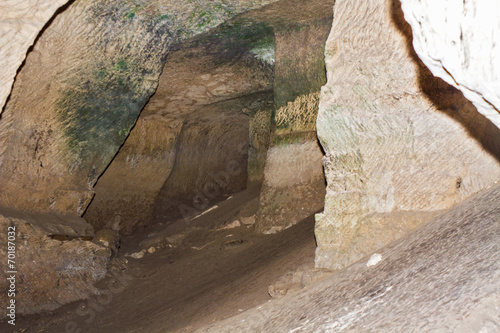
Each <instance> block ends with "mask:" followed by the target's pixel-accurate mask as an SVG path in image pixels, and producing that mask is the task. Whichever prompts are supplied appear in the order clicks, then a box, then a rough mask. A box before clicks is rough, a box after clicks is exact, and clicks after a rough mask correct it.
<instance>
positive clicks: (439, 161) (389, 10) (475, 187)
mask: <svg viewBox="0 0 500 333" xmlns="http://www.w3.org/2000/svg"><path fill="white" fill-rule="evenodd" d="M334 12H335V19H334V21H333V26H332V31H331V33H330V36H329V38H328V41H327V44H326V51H325V55H326V64H327V73H328V83H327V84H326V86H324V87H323V89H322V94H321V97H320V109H319V114H318V119H317V128H318V137H319V139H320V141H321V143H322V146H323V148H324V150H325V153H326V156H325V158H324V166H325V175H326V178H327V182H328V186H327V195H326V198H325V211H324V214H319V215H317V223H316V237H317V239H318V249H317V255H316V265H317V266H318V267H325V268H330V269H334V268H335V269H337V268H341V267H345V266H346V265H348V264H349V263H352V262H353V261H355V260H356V259H359V258H360V257H361V256H362V255H363V251H367V253H369V252H372V251H375V250H376V248H377V247H378V246H380V245H381V244H376V242H366V243H365V244H363V246H364V249H361V248H359V247H357V246H355V245H354V244H356V243H357V240H359V239H360V237H362V236H360V233H362V230H361V229H364V228H366V226H363V223H362V222H361V221H362V220H363V219H364V218H365V217H367V216H368V215H370V214H373V213H381V214H388V219H386V220H385V221H386V222H384V223H388V224H387V227H389V225H391V224H393V223H396V224H397V223H400V222H401V223H406V222H404V220H399V222H397V221H393V222H389V221H390V220H391V218H390V217H389V216H391V215H390V214H391V213H392V212H404V211H422V212H430V211H435V210H441V209H448V208H450V207H452V206H453V205H454V204H456V203H458V202H460V201H462V200H463V199H465V198H466V197H468V196H470V195H471V194H473V193H475V192H477V191H479V190H481V189H483V188H486V187H488V186H491V185H492V184H494V183H495V182H496V181H498V180H499V179H500V164H499V160H500V159H499V156H500V147H499V145H498V141H499V140H498V138H500V134H499V133H500V132H499V131H498V128H496V127H495V126H494V125H493V124H492V123H491V122H489V121H488V120H487V119H486V118H484V117H483V116H482V115H481V114H479V113H477V111H476V110H475V108H474V106H473V105H472V104H471V103H470V102H469V101H467V100H466V99H465V98H464V97H463V96H462V94H461V93H460V92H459V91H458V90H456V89H455V88H453V87H451V86H449V85H447V84H446V83H445V82H443V81H441V80H440V79H438V78H435V77H433V76H432V74H431V73H430V72H429V71H428V70H427V68H426V67H425V66H424V65H423V64H422V63H421V62H420V61H419V60H418V57H417V56H416V55H415V54H414V53H413V52H412V49H411V45H410V42H411V30H410V27H409V26H408V24H407V23H406V22H405V21H404V18H403V13H402V11H401V8H400V7H399V6H398V3H397V2H394V1H389V0H378V1H342V0H339V1H337V2H336V4H335V6H334ZM395 218H396V219H398V217H395ZM426 220H427V218H426V217H425V214H424V215H422V218H421V221H420V223H423V222H425V221H426ZM379 221H381V220H379ZM411 221H414V218H412V219H410V220H407V222H408V223H411V224H409V225H408V226H410V225H415V224H414V222H411ZM404 229H405V228H404ZM406 230H408V229H406ZM386 232H389V233H390V232H391V231H390V230H384V227H383V226H382V227H381V229H380V230H379V233H380V234H381V235H383V234H384V233H386ZM380 239H384V237H380ZM346 258H348V259H346Z"/></svg>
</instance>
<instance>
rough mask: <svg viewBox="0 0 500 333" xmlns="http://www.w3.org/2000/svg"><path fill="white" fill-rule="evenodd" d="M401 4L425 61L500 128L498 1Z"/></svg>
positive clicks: (408, 1) (409, 0)
mask: <svg viewBox="0 0 500 333" xmlns="http://www.w3.org/2000/svg"><path fill="white" fill-rule="evenodd" d="M401 3H402V8H403V11H404V13H405V18H406V20H407V21H408V23H410V25H411V27H412V30H413V46H414V48H415V51H416V52H417V54H418V56H419V57H420V58H421V59H422V61H423V62H424V64H425V65H426V66H427V67H429V69H430V70H431V72H432V73H433V74H434V75H436V76H438V77H440V78H442V79H443V80H445V81H446V82H448V83H449V84H450V85H452V86H454V87H457V88H458V89H460V91H462V93H463V94H464V96H465V97H466V98H467V99H468V100H470V101H471V102H472V103H473V104H474V106H475V107H476V108H477V110H478V111H479V112H480V113H482V114H483V115H484V116H485V117H486V118H488V119H489V120H490V121H491V122H492V123H493V124H495V125H496V126H497V127H500V67H499V66H498V64H499V63H500V47H499V45H498V43H499V41H500V25H499V23H498V22H499V21H500V5H499V4H498V3H497V2H487V1H470V0H469V1H460V0H445V1H432V0H401Z"/></svg>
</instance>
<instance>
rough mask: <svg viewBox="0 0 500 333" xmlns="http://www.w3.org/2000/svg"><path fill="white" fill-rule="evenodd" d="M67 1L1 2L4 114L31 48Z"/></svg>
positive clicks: (0, 94)
mask: <svg viewBox="0 0 500 333" xmlns="http://www.w3.org/2000/svg"><path fill="white" fill-rule="evenodd" d="M66 2H68V0H58V1H44V0H29V1H19V0H5V1H2V3H0V68H2V71H1V72H0V82H2V84H1V85H0V114H2V111H3V107H4V105H5V102H6V101H7V97H8V96H9V94H10V91H11V89H12V83H13V82H14V78H15V76H16V73H17V70H18V68H19V66H21V64H22V62H23V60H24V59H25V58H26V53H27V52H28V48H29V47H30V46H31V45H33V42H34V41H35V38H36V37H37V35H38V34H39V33H40V31H41V30H42V28H43V27H44V25H45V24H46V23H47V21H49V20H50V18H51V17H52V16H53V15H54V13H55V11H56V10H57V9H58V8H59V7H61V6H62V5H64V4H65V3H66Z"/></svg>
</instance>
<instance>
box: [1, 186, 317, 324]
mask: <svg viewBox="0 0 500 333" xmlns="http://www.w3.org/2000/svg"><path fill="white" fill-rule="evenodd" d="M258 193H259V191H258V189H257V188H254V189H249V190H247V191H244V192H241V193H239V194H237V195H234V196H233V197H230V198H228V199H227V200H225V201H223V202H220V203H218V204H217V208H215V209H212V210H210V211H209V212H207V213H206V214H204V215H202V216H199V217H196V218H194V219H191V220H190V221H189V222H188V223H186V221H184V220H180V221H178V222H177V223H173V224H164V225H155V226H153V227H149V228H146V229H143V230H139V231H138V232H137V233H135V234H133V236H130V237H128V238H125V239H123V240H122V245H121V248H120V251H119V253H118V255H117V256H116V257H115V258H113V259H112V260H111V266H110V270H109V274H108V276H107V278H106V279H104V280H103V281H101V282H100V283H99V284H98V286H97V287H98V288H99V290H100V291H101V295H99V296H94V297H91V298H90V299H89V300H84V301H79V302H75V303H72V304H68V305H65V306H63V307H61V308H60V309H57V310H55V311H53V312H50V313H44V314H39V315H30V316H24V317H19V318H18V320H17V325H16V327H15V329H14V330H12V326H10V325H7V324H6V323H5V322H3V323H0V331H1V332H11V331H14V332H37V333H38V332H191V331H194V330H196V329H199V328H201V327H204V326H206V325H209V324H212V323H214V322H217V321H219V320H221V319H224V318H227V317H230V316H233V315H236V314H238V313H241V312H244V311H245V310H247V309H250V308H252V307H255V306H257V305H259V304H262V303H266V302H268V301H270V300H271V297H270V296H269V293H268V286H269V285H272V284H273V283H275V282H276V281H277V280H278V279H279V278H280V277H282V276H284V275H287V273H288V275H290V274H289V273H290V272H293V271H294V270H296V269H304V267H308V268H312V267H313V261H314V250H315V247H316V244H315V240H314V233H313V229H314V218H313V216H311V217H309V218H307V219H305V220H304V221H302V222H301V223H299V224H298V225H296V226H294V227H292V228H290V229H287V230H285V231H283V232H281V233H279V234H275V235H259V234H257V233H255V232H254V231H253V229H254V226H253V225H252V224H247V225H245V224H241V225H240V226H239V227H235V228H229V229H222V228H223V227H224V226H227V225H228V224H230V223H232V222H234V221H235V220H238V221H240V222H241V221H245V222H246V223H249V222H252V219H251V218H246V219H245V217H250V216H252V215H253V214H254V213H255V211H256V209H257V206H258ZM242 217H243V218H242ZM167 225H168V228H167V227H166V226H167ZM151 247H154V252H153V253H149V252H147V251H142V252H141V250H148V249H150V252H152V249H151ZM134 253H135V254H134ZM137 253H139V254H137ZM131 254H134V256H136V257H137V256H139V257H140V256H141V254H143V257H142V258H138V259H136V258H133V257H131V256H130V255H131Z"/></svg>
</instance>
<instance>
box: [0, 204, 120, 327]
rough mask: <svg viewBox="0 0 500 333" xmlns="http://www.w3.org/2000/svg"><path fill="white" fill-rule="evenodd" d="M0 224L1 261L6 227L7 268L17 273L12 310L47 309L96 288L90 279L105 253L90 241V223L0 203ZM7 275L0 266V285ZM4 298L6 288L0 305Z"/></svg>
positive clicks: (97, 275)
mask: <svg viewBox="0 0 500 333" xmlns="http://www.w3.org/2000/svg"><path fill="white" fill-rule="evenodd" d="M0 227H1V230H2V231H1V233H0V234H1V240H0V245H1V247H0V260H1V261H2V263H5V264H7V258H8V253H7V249H8V247H7V240H8V238H7V232H8V230H13V231H14V233H15V235H14V240H12V241H11V244H9V245H10V246H12V243H14V244H15V251H14V252H13V253H14V258H13V259H12V260H13V262H14V264H13V265H14V269H10V270H9V271H16V272H17V273H15V274H14V275H15V286H16V290H17V293H16V296H15V301H16V314H18V315H20V314H28V313H37V312H40V311H50V310H53V309H55V308H58V307H60V306H61V305H63V304H66V303H70V302H73V301H76V300H79V299H83V298H87V297H89V296H90V295H92V294H94V293H97V292H98V290H97V289H96V288H95V287H94V284H95V283H96V282H97V281H99V280H101V279H102V278H104V276H105V275H106V271H107V268H106V266H107V261H108V258H109V256H110V255H111V252H110V250H109V249H108V248H107V247H104V246H102V245H99V244H96V243H94V242H92V239H93V230H92V227H91V226H90V225H89V224H87V223H85V221H84V220H83V219H81V218H80V217H77V216H71V215H59V214H50V213H46V214H34V213H33V214H28V213H25V212H19V211H14V210H11V209H4V208H2V209H0ZM9 227H10V228H11V229H9ZM11 258H12V256H11V257H9V259H11ZM4 267H6V266H4ZM11 268H12V267H11ZM11 275H12V274H10V273H8V272H7V270H5V269H2V272H1V273H0V277H1V281H0V288H1V289H2V290H8V289H9V288H8V287H9V286H8V282H9V281H8V280H7V279H6V278H7V276H11ZM9 300H10V298H8V294H7V293H6V292H4V293H2V294H1V295H0V301H1V302H2V304H8V303H7V302H9ZM5 311H6V307H2V309H1V310H0V317H2V318H3V317H5V315H6V312H5Z"/></svg>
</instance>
